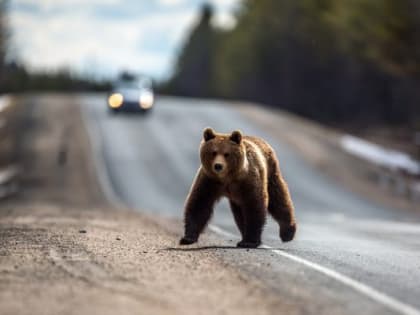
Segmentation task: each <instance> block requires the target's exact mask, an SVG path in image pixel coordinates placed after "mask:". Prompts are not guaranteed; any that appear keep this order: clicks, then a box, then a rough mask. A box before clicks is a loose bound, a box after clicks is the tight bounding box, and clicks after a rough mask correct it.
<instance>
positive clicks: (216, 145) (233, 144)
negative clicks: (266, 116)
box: [200, 128, 246, 180]
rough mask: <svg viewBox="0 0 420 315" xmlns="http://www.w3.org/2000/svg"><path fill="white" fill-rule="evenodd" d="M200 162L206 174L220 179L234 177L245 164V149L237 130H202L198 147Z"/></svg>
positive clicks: (240, 134)
mask: <svg viewBox="0 0 420 315" xmlns="http://www.w3.org/2000/svg"><path fill="white" fill-rule="evenodd" d="M200 158H201V164H202V166H203V168H204V171H205V172H206V174H208V175H209V176H212V177H216V178H218V179H220V180H223V179H227V178H234V177H235V176H236V175H238V174H239V173H240V172H241V171H242V170H243V168H244V167H245V165H246V150H245V145H244V144H243V141H242V133H241V132H240V131H239V130H235V131H233V132H232V133H231V134H222V133H216V132H215V131H214V130H213V129H211V128H206V129H204V131H203V141H202V143H201V147H200Z"/></svg>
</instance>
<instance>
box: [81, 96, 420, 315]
mask: <svg viewBox="0 0 420 315" xmlns="http://www.w3.org/2000/svg"><path fill="white" fill-rule="evenodd" d="M80 103H81V106H82V108H83V111H82V112H83V113H84V118H85V122H86V124H87V127H88V129H89V131H90V136H91V138H92V139H91V140H92V142H93V144H94V147H95V148H96V150H95V152H96V154H97V155H98V156H97V158H98V159H97V161H100V162H101V163H103V164H104V165H102V166H103V167H104V169H106V171H107V174H102V175H101V176H103V180H104V181H109V182H110V184H111V185H110V187H108V190H110V191H108V193H109V194H115V195H116V196H117V197H118V198H119V199H120V200H121V201H122V202H124V203H126V204H127V205H129V206H130V207H132V208H136V209H142V211H147V212H149V213H153V214H158V215H164V216H170V217H176V218H182V214H183V203H184V200H185V197H186V195H187V193H188V190H189V187H190V185H191V182H192V180H193V177H194V174H195V172H196V169H197V167H198V165H199V159H198V145H199V142H200V140H201V135H202V130H203V128H205V127H206V126H211V127H213V128H214V129H215V130H216V131H219V132H230V131H231V130H233V129H237V128H239V129H241V130H242V131H244V132H245V133H246V134H252V135H258V136H262V137H264V138H265V139H266V140H268V141H269V142H270V143H271V144H272V145H273V147H274V148H275V150H276V152H277V154H278V156H279V159H280V165H281V169H282V172H283V174H284V176H285V177H286V180H287V181H288V183H289V186H290V189H291V193H292V197H293V200H294V203H295V207H296V214H297V219H298V224H299V231H298V235H297V238H296V240H295V241H293V242H291V243H287V244H282V243H281V242H280V240H279V238H278V228H277V226H276V225H275V224H274V223H273V222H272V221H271V220H270V222H269V223H268V225H267V227H266V229H265V231H264V234H263V242H264V244H266V248H265V249H266V251H258V250H255V251H249V252H244V251H239V250H236V251H234V250H232V251H230V252H229V251H225V253H224V255H225V256H227V257H228V259H231V260H232V261H234V260H235V259H236V260H237V261H238V264H239V267H240V268H243V269H244V270H246V271H247V272H249V273H254V274H255V276H256V277H258V278H260V279H262V281H265V282H267V285H269V286H271V287H272V288H273V289H274V290H278V291H279V293H280V294H282V293H284V292H285V282H286V281H292V282H293V286H292V288H293V290H294V291H293V290H292V291H291V289H290V288H289V290H288V291H287V294H289V295H291V296H292V295H294V296H295V297H296V296H299V294H300V296H301V297H302V296H304V295H305V294H314V293H315V294H317V296H315V297H314V298H313V303H314V304H313V306H308V313H313V314H316V313H325V312H326V310H328V303H332V301H334V303H335V306H332V307H331V308H330V312H328V313H330V314H336V313H354V312H358V313H362V314H384V313H390V314H420V311H419V309H420V251H419V249H420V223H419V222H420V218H419V217H418V215H415V214H412V215H409V214H407V213H404V214H401V212H399V211H398V210H396V209H387V208H384V207H381V206H378V205H375V204H373V203H371V202H369V201H367V200H364V199H362V198H360V197H359V196H356V195H354V194H352V193H350V192H348V191H346V190H344V189H343V188H341V187H338V186H337V184H335V183H334V182H332V181H331V180H329V179H328V178H326V177H325V176H324V175H323V174H322V173H320V172H319V171H317V170H315V169H313V168H311V167H310V166H309V165H308V164H307V163H306V162H305V161H304V160H303V159H302V157H300V156H298V155H297V154H296V152H294V151H293V150H292V149H291V148H290V147H288V146H287V145H286V144H285V143H283V142H281V141H279V138H281V137H277V136H276V137H275V136H273V135H270V134H265V133H264V132H262V131H261V129H260V128H259V126H258V125H256V123H254V122H252V121H250V120H248V119H245V118H244V117H242V116H241V115H240V113H238V111H237V110H236V109H234V108H232V107H228V106H225V105H226V104H224V103H223V102H218V101H197V100H185V99H176V98H164V97H162V98H159V99H158V101H157V104H156V106H155V108H154V112H152V113H151V114H150V115H148V116H144V117H143V116H138V115H124V114H122V115H120V114H118V115H116V116H112V115H109V113H108V112H107V110H106V104H105V98H104V96H81V97H80ZM98 163H99V162H98ZM212 223H213V225H214V226H215V227H214V228H213V230H214V231H216V232H218V233H219V234H220V236H221V237H224V238H225V239H226V245H227V246H232V245H233V244H235V243H236V241H237V240H238V236H237V235H238V232H237V230H236V227H235V225H234V222H233V218H232V215H231V213H230V211H229V210H228V207H227V203H226V202H221V203H220V204H219V205H218V206H217V208H216V211H215V215H214V217H213V221H212ZM181 234H182V231H180V235H181ZM235 237H236V238H237V239H234V238H235ZM201 245H203V246H207V245H209V246H210V245H211V244H201ZM251 252H252V253H251ZM268 253H269V254H268ZM229 255H230V257H229ZM300 291H302V292H306V293H299V292H300ZM311 292H312V293H311ZM307 300H308V299H306V301H307ZM309 300H310V299H309ZM340 305H341V306H340Z"/></svg>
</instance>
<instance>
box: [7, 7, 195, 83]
mask: <svg viewBox="0 0 420 315" xmlns="http://www.w3.org/2000/svg"><path fill="white" fill-rule="evenodd" d="M25 1H29V0H25ZM92 14H93V13H92V12H89V11H87V10H79V11H78V10H76V11H73V12H71V14H69V13H65V12H62V13H60V14H54V15H51V16H47V17H45V16H42V15H39V14H32V13H30V12H27V11H14V12H11V16H10V22H11V26H12V27H11V28H12V30H13V42H14V45H15V46H16V48H17V50H18V51H19V56H20V57H21V59H23V60H24V61H25V63H26V64H28V66H29V67H30V68H31V69H40V68H41V69H45V68H46V69H56V68H59V67H72V68H75V69H77V70H79V71H83V72H85V71H88V72H90V73H95V72H96V73H101V74H110V73H115V72H117V71H118V69H121V68H124V69H131V70H135V71H139V72H143V73H148V74H151V75H153V76H155V77H157V78H163V77H165V76H167V75H168V73H169V71H170V67H171V65H172V58H173V54H174V51H176V48H177V47H178V46H179V44H180V42H181V41H182V39H183V36H185V34H186V30H187V29H188V28H189V27H190V26H191V24H192V23H193V22H194V20H195V18H196V12H195V10H193V9H183V10H177V11H165V12H163V13H162V12H159V11H157V12H155V13H153V14H149V15H147V16H144V17H142V18H137V17H136V18H130V19H124V18H122V19H106V18H104V17H103V16H97V15H96V16H95V15H94V14H93V15H92ZM28 34H30V36H28Z"/></svg>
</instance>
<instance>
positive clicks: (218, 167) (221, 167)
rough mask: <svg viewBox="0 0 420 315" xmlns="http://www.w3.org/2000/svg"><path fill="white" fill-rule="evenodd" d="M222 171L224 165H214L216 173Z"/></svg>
mask: <svg viewBox="0 0 420 315" xmlns="http://www.w3.org/2000/svg"><path fill="white" fill-rule="evenodd" d="M222 169H223V165H222V164H220V163H216V164H214V170H215V171H216V172H220V171H221V170H222Z"/></svg>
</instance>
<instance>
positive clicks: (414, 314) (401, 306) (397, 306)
mask: <svg viewBox="0 0 420 315" xmlns="http://www.w3.org/2000/svg"><path fill="white" fill-rule="evenodd" d="M209 229H210V230H211V231H213V232H214V233H216V234H219V235H220V236H224V237H228V238H232V237H238V236H237V235H235V234H233V233H230V232H228V231H226V230H224V229H222V228H220V227H218V226H215V225H210V226H209ZM261 247H262V248H265V249H268V250H270V251H271V252H273V253H275V254H277V255H279V256H282V257H285V258H288V259H290V260H293V261H295V262H297V263H299V264H302V265H304V266H306V267H308V268H311V269H313V270H316V271H318V272H319V273H322V274H324V275H326V276H327V277H330V278H332V279H334V280H336V281H338V282H341V283H343V284H344V285H347V286H348V287H350V288H352V289H353V290H355V291H357V292H359V293H361V294H364V295H365V296H367V297H369V298H370V299H372V300H374V301H375V302H378V303H379V304H382V305H384V306H386V307H388V308H389V309H392V310H393V311H395V312H398V313H399V314H403V315H420V311H419V310H417V309H416V308H414V307H413V306H411V305H408V304H405V303H403V302H401V301H398V300H397V299H395V298H393V297H391V296H389V295H387V294H385V293H382V292H379V291H377V290H376V289H374V288H372V287H370V286H368V285H366V284H363V283H361V282H359V281H357V280H354V279H352V278H350V277H348V276H345V275H343V274H341V273H339V272H337V271H334V270H332V269H329V268H327V267H324V266H321V265H319V264H317V263H314V262H311V261H309V260H306V259H304V258H301V257H298V256H295V255H292V254H289V253H286V252H284V251H282V250H279V249H275V248H272V247H270V246H267V245H262V246H261Z"/></svg>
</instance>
